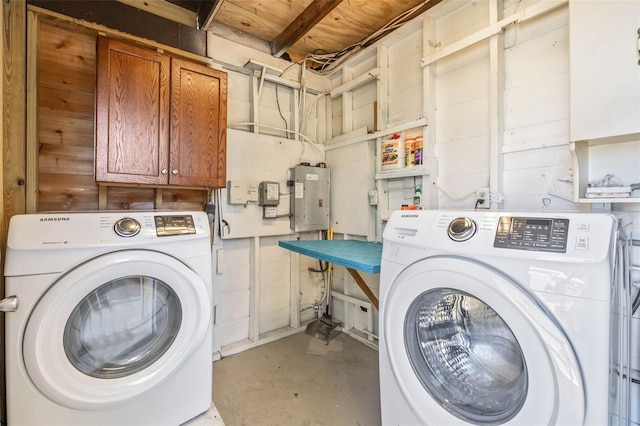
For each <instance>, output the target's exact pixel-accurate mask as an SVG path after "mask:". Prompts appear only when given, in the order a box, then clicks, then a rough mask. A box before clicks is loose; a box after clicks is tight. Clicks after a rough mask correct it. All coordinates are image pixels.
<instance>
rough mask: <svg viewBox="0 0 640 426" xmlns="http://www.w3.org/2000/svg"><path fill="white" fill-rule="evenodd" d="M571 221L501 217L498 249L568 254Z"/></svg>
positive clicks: (497, 240)
mask: <svg viewBox="0 0 640 426" xmlns="http://www.w3.org/2000/svg"><path fill="white" fill-rule="evenodd" d="M568 232H569V219H559V218H553V219H552V218H541V217H510V216H501V217H500V220H499V221H498V229H497V230H496V236H495V239H494V241H493V246H494V247H496V248H510V249H518V250H533V251H550V252H555V253H566V251H567V237H568Z"/></svg>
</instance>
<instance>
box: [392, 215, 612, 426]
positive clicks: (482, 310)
mask: <svg viewBox="0 0 640 426" xmlns="http://www.w3.org/2000/svg"><path fill="white" fill-rule="evenodd" d="M616 229H617V226H616V220H615V218H614V217H613V216H610V215H605V214H579V213H551V212H548V213H547V212H545V213H508V212H493V211H444V210H433V211H426V210H425V211H396V212H394V213H393V214H392V216H391V218H390V220H389V222H388V223H387V225H386V228H385V231H384V239H383V253H382V264H381V277H380V396H381V410H382V424H384V425H387V426H390V425H398V424H401V425H419V424H430V425H468V424H476V425H482V424H492V425H496V424H508V425H542V424H545V425H552V424H553V425H582V424H589V425H606V424H607V423H608V421H609V405H610V403H612V401H610V392H609V390H610V389H612V387H611V386H610V384H609V381H610V379H611V380H613V381H615V380H616V379H615V377H610V376H609V371H610V361H611V359H612V358H611V357H610V353H609V347H610V344H611V343H612V342H613V340H612V339H611V338H610V337H611V333H610V318H611V312H612V310H611V306H612V288H613V263H614V259H613V253H614V250H613V249H614V247H615V242H616ZM611 394H612V395H611V398H612V399H613V398H615V397H616V396H615V392H611Z"/></svg>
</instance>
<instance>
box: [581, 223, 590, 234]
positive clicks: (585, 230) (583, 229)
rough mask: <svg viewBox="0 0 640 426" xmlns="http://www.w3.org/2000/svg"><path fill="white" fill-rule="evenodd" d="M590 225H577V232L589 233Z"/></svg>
mask: <svg viewBox="0 0 640 426" xmlns="http://www.w3.org/2000/svg"><path fill="white" fill-rule="evenodd" d="M589 228H590V225H589V224H588V223H579V224H578V232H589Z"/></svg>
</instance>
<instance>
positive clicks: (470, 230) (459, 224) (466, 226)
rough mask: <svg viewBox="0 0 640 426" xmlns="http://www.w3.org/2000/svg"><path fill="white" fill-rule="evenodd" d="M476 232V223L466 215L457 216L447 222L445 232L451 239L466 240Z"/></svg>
mask: <svg viewBox="0 0 640 426" xmlns="http://www.w3.org/2000/svg"><path fill="white" fill-rule="evenodd" d="M475 233H476V223H475V222H474V221H473V220H471V219H469V218H468V217H459V218H457V219H454V220H452V221H451V223H449V228H447V234H449V238H451V239H452V240H453V241H466V240H468V239H469V238H471V237H473V234H475Z"/></svg>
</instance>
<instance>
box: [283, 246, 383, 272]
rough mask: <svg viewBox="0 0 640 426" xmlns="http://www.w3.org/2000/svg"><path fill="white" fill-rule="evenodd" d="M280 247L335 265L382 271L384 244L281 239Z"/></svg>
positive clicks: (360, 269)
mask: <svg viewBox="0 0 640 426" xmlns="http://www.w3.org/2000/svg"><path fill="white" fill-rule="evenodd" d="M278 245H279V246H280V247H283V248H286V249H289V250H291V251H294V252H296V253H300V254H304V255H307V256H310V257H314V258H316V259H320V260H324V261H325V262H331V263H333V264H334V265H340V266H344V267H345V268H351V269H356V270H358V271H364V272H368V273H370V274H377V273H379V272H380V258H381V257H382V244H380V243H368V242H365V241H356V240H295V241H279V242H278Z"/></svg>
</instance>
